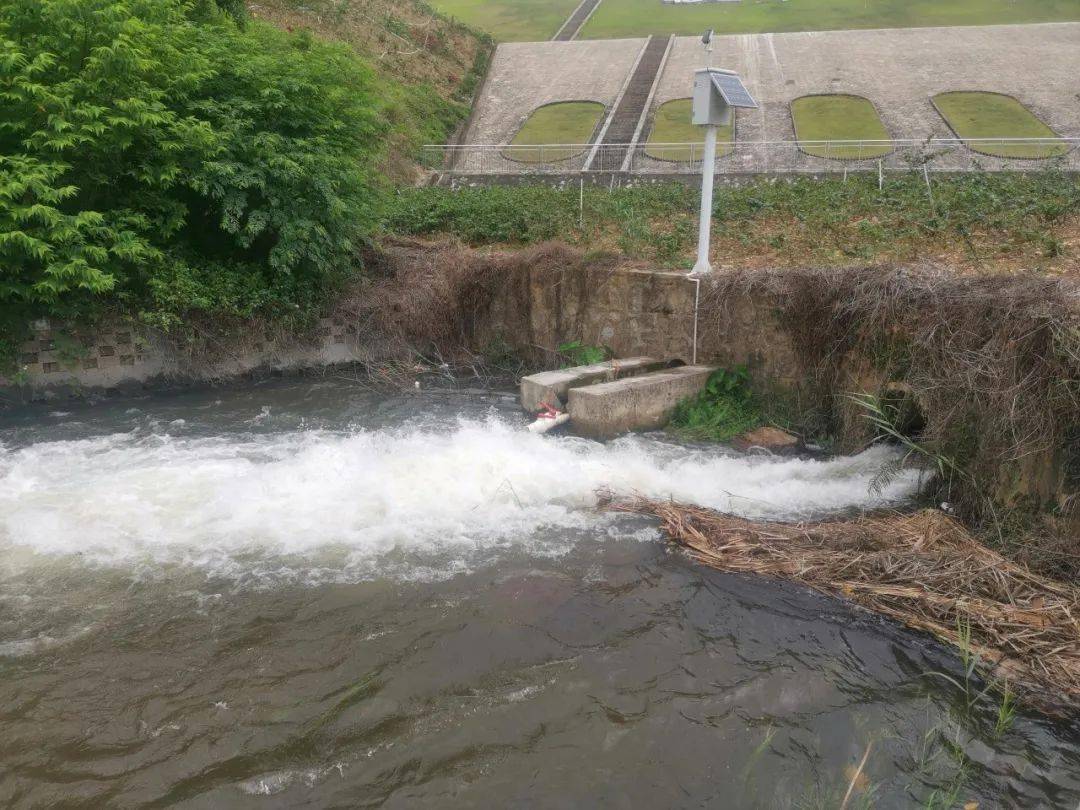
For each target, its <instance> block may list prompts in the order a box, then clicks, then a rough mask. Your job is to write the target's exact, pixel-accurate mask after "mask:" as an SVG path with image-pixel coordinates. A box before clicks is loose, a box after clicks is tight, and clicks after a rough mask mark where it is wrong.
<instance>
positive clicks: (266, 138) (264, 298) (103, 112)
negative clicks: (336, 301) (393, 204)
mask: <svg viewBox="0 0 1080 810" xmlns="http://www.w3.org/2000/svg"><path fill="white" fill-rule="evenodd" d="M372 87H373V78H372V74H371V72H370V70H369V69H368V68H367V66H366V65H364V64H363V63H361V62H359V61H358V60H357V59H356V58H355V57H353V56H351V55H350V54H349V53H347V52H346V51H345V50H343V49H342V48H339V47H335V46H330V45H326V44H322V43H319V42H316V41H314V40H313V39H312V38H311V37H310V36H304V35H289V34H285V33H283V32H279V31H276V30H274V29H271V28H269V27H267V26H264V25H261V24H257V23H249V24H247V25H245V26H243V27H241V26H240V25H238V24H237V22H236V21H234V19H233V18H232V17H230V16H229V15H228V14H227V13H225V12H223V11H221V10H220V9H219V8H218V7H217V4H215V3H213V2H206V0H200V1H199V2H185V1H184V0H5V2H4V3H3V4H2V5H0V320H4V321H6V323H7V324H9V325H10V324H12V323H15V322H18V321H19V320H21V319H25V318H28V317H34V316H38V315H50V316H61V317H73V318H81V317H87V316H92V315H94V314H95V313H96V312H98V311H100V310H101V309H102V308H103V307H106V306H121V307H124V308H126V309H128V310H131V311H138V312H141V313H142V315H143V317H144V318H146V319H147V320H149V321H152V322H155V323H158V324H160V325H163V326H166V327H169V326H174V325H176V324H177V323H180V322H182V321H183V319H184V318H185V317H186V316H187V315H188V314H189V313H190V312H191V311H193V310H205V311H219V312H226V313H243V314H250V313H252V312H254V311H258V310H264V309H267V308H272V307H288V308H290V309H292V310H295V309H296V308H297V307H303V306H306V305H308V304H312V303H315V302H316V300H317V299H318V297H319V296H320V295H321V294H324V293H325V291H326V290H327V289H328V286H329V285H331V284H332V283H333V282H334V281H335V280H336V279H339V278H341V277H342V276H344V275H345V274H347V273H348V272H350V271H352V270H353V269H354V266H355V264H356V251H357V247H358V245H359V243H360V242H361V241H362V240H363V239H364V238H365V237H366V234H367V233H369V232H370V230H371V229H372V227H373V226H374V223H375V220H376V216H377V211H378V199H379V196H380V195H379V191H378V187H377V183H376V182H375V180H374V177H375V174H374V166H375V163H376V161H377V159H378V155H379V152H380V148H381V144H380V134H381V124H380V122H379V117H378V112H377V103H376V101H375V99H374V98H373V92H372Z"/></svg>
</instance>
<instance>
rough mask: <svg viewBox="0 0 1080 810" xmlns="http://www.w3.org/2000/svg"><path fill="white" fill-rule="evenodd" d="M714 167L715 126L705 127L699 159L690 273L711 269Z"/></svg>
mask: <svg viewBox="0 0 1080 810" xmlns="http://www.w3.org/2000/svg"><path fill="white" fill-rule="evenodd" d="M715 167H716V126H715V125H710V126H707V127H705V155H704V157H703V158H702V160H701V216H700V218H699V219H698V237H697V262H696V263H695V264H694V269H693V270H692V271H691V275H695V276H700V275H704V274H705V273H708V272H711V271H712V265H711V264H709V236H710V232H711V230H712V188H713V171H714V170H715Z"/></svg>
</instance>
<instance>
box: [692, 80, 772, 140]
mask: <svg viewBox="0 0 1080 810" xmlns="http://www.w3.org/2000/svg"><path fill="white" fill-rule="evenodd" d="M733 107H749V108H751V109H753V108H755V107H757V102H756V101H754V97H753V96H751V95H750V93H749V91H748V90H747V89H746V87H745V86H744V85H743V83H742V81H741V80H740V79H739V77H738V76H737V75H735V73H734V71H731V70H721V69H720V68H702V69H701V70H698V71H695V72H694V103H693V119H692V121H693V123H694V124H697V125H698V126H727V125H729V124H730V123H731V110H732V108H733Z"/></svg>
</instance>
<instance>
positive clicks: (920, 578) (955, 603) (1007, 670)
mask: <svg viewBox="0 0 1080 810" xmlns="http://www.w3.org/2000/svg"><path fill="white" fill-rule="evenodd" d="M610 508H613V509H616V510H619V511H627V512H635V513H642V514H649V515H654V516H656V517H658V518H659V519H660V520H661V521H662V523H663V529H664V531H665V532H666V533H667V535H668V537H670V538H671V540H672V541H673V542H675V543H678V544H679V545H681V546H684V547H685V548H687V549H688V550H689V551H690V553H691V555H692V556H693V557H694V558H695V559H697V560H699V561H700V562H702V563H704V564H706V565H709V566H711V567H713V568H717V569H720V570H722V571H731V572H739V573H750V574H763V575H766V576H772V577H780V578H783V579H788V580H793V581H795V582H800V583H802V584H804V585H808V586H810V587H812V588H814V589H815V590H818V591H822V592H824V593H827V594H830V595H833V596H838V597H842V598H845V599H848V600H850V601H852V602H854V603H856V604H858V605H860V606H862V607H864V608H867V609H869V610H872V611H874V612H876V613H879V614H882V615H884V616H889V617H891V618H893V619H896V620H897V621H900V622H902V623H903V624H905V625H907V626H908V627H912V628H916V629H919V630H924V631H926V632H929V633H931V634H933V635H934V636H936V637H937V638H939V639H942V640H943V641H946V642H949V643H950V644H953V645H956V646H968V647H969V649H970V651H971V652H972V653H974V654H975V655H977V656H978V657H979V659H980V661H981V662H982V664H983V665H984V668H985V670H986V672H987V674H988V675H990V676H991V677H993V678H998V679H1001V680H1004V681H1007V683H1008V684H1009V686H1010V688H1014V689H1019V690H1020V693H1021V694H1022V695H1024V696H1025V697H1026V698H1027V699H1028V700H1029V701H1030V702H1033V703H1035V704H1039V705H1041V706H1043V707H1044V708H1053V707H1054V706H1060V705H1068V706H1072V707H1076V706H1080V588H1077V587H1075V586H1073V585H1067V584H1064V583H1061V582H1057V581H1055V580H1052V579H1049V578H1047V577H1043V576H1039V575H1038V574H1035V573H1033V572H1031V571H1030V570H1029V569H1027V568H1026V567H1024V566H1022V565H1019V564H1017V563H1015V562H1012V561H1010V560H1007V559H1005V558H1004V557H1002V556H1001V555H1000V554H998V553H996V552H994V551H992V550H990V549H988V548H987V547H986V546H984V545H983V544H981V543H980V542H978V541H977V540H976V539H975V538H973V537H972V536H971V534H969V533H968V532H967V530H965V529H964V527H963V526H962V525H960V523H959V522H957V521H956V520H953V519H952V518H950V517H948V516H947V515H945V514H943V513H941V512H938V511H936V510H924V511H921V512H917V513H915V514H909V515H903V514H893V515H887V516H868V517H862V518H858V519H855V520H844V521H826V522H819V523H797V524H787V523H761V522H754V521H749V520H744V519H742V518H737V517H733V516H731V515H725V514H721V513H718V512H713V511H710V510H707V509H701V508H697V507H693V506H685V505H681V504H676V503H669V502H662V501H651V500H646V499H637V500H633V501H618V502H614V503H612V504H611V505H610ZM968 628H970V640H968V639H967V638H966V636H967V629H968Z"/></svg>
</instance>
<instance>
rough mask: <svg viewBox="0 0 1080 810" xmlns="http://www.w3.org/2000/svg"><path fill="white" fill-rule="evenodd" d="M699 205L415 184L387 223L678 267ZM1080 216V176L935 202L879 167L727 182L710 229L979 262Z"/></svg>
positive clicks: (962, 187)
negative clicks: (601, 244) (612, 244)
mask: <svg viewBox="0 0 1080 810" xmlns="http://www.w3.org/2000/svg"><path fill="white" fill-rule="evenodd" d="M697 205H698V194H697V192H696V191H695V190H693V189H691V188H688V187H687V186H684V185H682V184H676V183H672V184H668V185H657V186H647V187H640V188H631V189H619V190H615V191H610V192H609V191H608V190H607V189H606V188H596V187H587V188H586V189H585V193H584V204H583V206H582V209H581V210H579V199H578V189H577V188H568V189H555V188H547V187H542V186H522V187H517V188H510V187H491V188H470V189H462V190H460V191H453V190H450V189H445V188H423V189H409V190H407V191H402V192H400V193H399V194H398V195H397V197H396V198H395V199H394V200H393V201H392V202H391V204H390V205H389V207H388V210H387V214H386V218H385V221H384V228H385V229H386V230H388V231H390V232H393V233H406V234H430V233H453V234H455V235H457V236H459V237H460V238H462V239H464V240H466V241H467V242H469V243H470V244H474V245H479V244H495V243H509V244H529V243H535V242H539V241H543V240H546V239H552V238H560V239H564V240H566V241H568V242H570V243H579V244H583V245H590V246H592V245H596V244H597V242H598V239H604V238H608V237H610V238H612V239H614V240H615V241H616V242H617V244H618V246H619V247H620V248H621V249H622V250H623V251H624V252H627V253H632V254H634V255H635V256H637V257H652V258H655V259H657V260H659V261H662V262H665V263H668V264H675V265H678V264H684V263H685V262H686V261H688V260H689V259H690V257H691V256H692V255H693V252H694V246H695V243H696V236H697V229H696V221H697ZM1078 212H1080V182H1077V179H1076V178H1075V177H1074V176H1071V175H1068V174H1065V173H1063V172H1057V171H1045V172H1038V173H1035V172H1022V173H1016V174H1007V173H983V174H978V173H970V174H966V175H957V176H952V177H942V178H934V181H933V196H932V197H931V195H929V194H928V193H927V188H926V182H925V180H924V178H923V176H922V173H921V172H911V173H905V174H902V175H892V176H890V177H889V178H887V180H886V182H885V184H884V187H883V188H881V189H879V188H878V183H877V176H876V174H875V175H874V176H873V177H869V176H862V175H859V176H850V177H849V178H848V180H847V182H844V181H843V180H842V179H840V178H834V179H825V180H821V179H813V178H799V179H794V180H791V181H784V182H769V181H761V182H757V183H753V184H748V185H739V186H719V187H717V188H716V189H715V190H714V208H713V230H714V236H715V237H716V238H717V239H727V240H732V241H736V242H737V243H738V244H739V245H740V246H741V247H742V248H743V249H745V250H746V251H748V252H755V253H756V252H759V251H761V252H766V253H773V252H775V254H776V255H778V257H779V258H780V259H781V260H782V261H789V262H792V263H797V264H800V265H805V264H806V263H807V262H808V261H812V262H814V263H820V264H835V263H845V262H847V263H850V262H853V261H862V260H873V259H878V260H881V259H890V260H891V259H901V260H909V259H911V258H913V257H916V256H919V255H921V253H922V252H925V251H927V250H934V251H940V250H948V249H950V248H953V249H958V250H962V251H964V252H965V253H966V254H967V255H968V258H970V259H973V260H976V261H981V260H983V259H986V258H988V257H989V258H993V257H994V256H996V255H1000V254H1002V253H1016V252H1022V251H1027V252H1028V253H1029V254H1033V256H1034V258H1035V259H1036V261H1038V260H1039V259H1041V258H1045V259H1053V258H1055V256H1056V255H1060V254H1062V253H1063V252H1064V251H1067V250H1068V246H1067V245H1066V244H1064V243H1063V242H1062V240H1061V239H1060V237H1059V236H1058V235H1056V234H1055V229H1056V228H1058V227H1059V226H1060V225H1061V224H1063V223H1064V222H1065V221H1066V219H1067V218H1068V217H1070V216H1075V215H1076V214H1077V213H1078ZM579 222H583V223H584V224H583V225H580V224H579Z"/></svg>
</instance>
